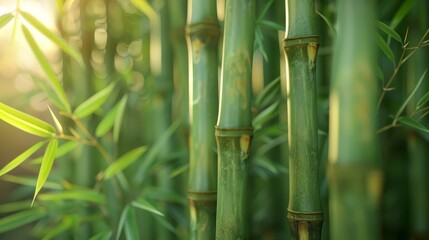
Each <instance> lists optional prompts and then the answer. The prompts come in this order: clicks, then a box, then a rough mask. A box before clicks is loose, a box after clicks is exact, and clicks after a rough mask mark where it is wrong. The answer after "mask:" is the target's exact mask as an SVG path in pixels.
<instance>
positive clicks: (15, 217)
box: [0, 209, 47, 233]
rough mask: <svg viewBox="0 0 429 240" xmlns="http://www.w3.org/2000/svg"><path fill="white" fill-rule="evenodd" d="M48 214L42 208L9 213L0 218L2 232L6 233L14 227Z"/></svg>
mask: <svg viewBox="0 0 429 240" xmlns="http://www.w3.org/2000/svg"><path fill="white" fill-rule="evenodd" d="M46 215H47V212H46V211H44V210H42V209H30V210H27V211H22V212H18V213H15V214H12V215H8V216H6V217H4V218H2V219H0V233H4V232H7V231H10V230H13V229H17V228H19V227H21V226H24V225H26V224H28V223H31V222H34V221H36V220H38V219H40V218H43V217H44V216H46Z"/></svg>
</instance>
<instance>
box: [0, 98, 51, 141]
mask: <svg viewBox="0 0 429 240" xmlns="http://www.w3.org/2000/svg"><path fill="white" fill-rule="evenodd" d="M0 119H2V120H3V121H5V122H7V123H9V124H10V125H12V126H14V127H16V128H19V129H21V130H22V131H24V132H27V133H30V134H33V135H36V136H39V137H54V136H55V129H54V127H52V126H51V125H50V124H48V123H47V122H44V121H42V120H40V119H37V118H35V117H33V116H30V115H28V114H26V113H23V112H21V111H18V110H16V109H14V108H12V107H9V106H7V105H6V104H4V103H1V102H0Z"/></svg>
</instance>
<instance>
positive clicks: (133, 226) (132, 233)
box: [125, 208, 140, 239]
mask: <svg viewBox="0 0 429 240" xmlns="http://www.w3.org/2000/svg"><path fill="white" fill-rule="evenodd" d="M125 237H126V239H140V236H139V227H138V224H137V219H136V211H135V209H134V208H130V209H129V210H128V214H127V220H126V221H125Z"/></svg>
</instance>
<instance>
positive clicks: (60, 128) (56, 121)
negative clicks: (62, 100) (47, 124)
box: [48, 106, 63, 134]
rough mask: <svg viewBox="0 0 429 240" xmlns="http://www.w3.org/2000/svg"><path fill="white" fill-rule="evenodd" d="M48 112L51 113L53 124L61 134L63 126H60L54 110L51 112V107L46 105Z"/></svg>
mask: <svg viewBox="0 0 429 240" xmlns="http://www.w3.org/2000/svg"><path fill="white" fill-rule="evenodd" d="M48 109H49V112H50V113H51V116H52V119H54V123H55V126H56V127H57V129H58V132H60V133H61V134H62V133H63V126H61V123H60V121H59V120H58V118H57V116H55V114H54V112H52V109H51V107H49V106H48Z"/></svg>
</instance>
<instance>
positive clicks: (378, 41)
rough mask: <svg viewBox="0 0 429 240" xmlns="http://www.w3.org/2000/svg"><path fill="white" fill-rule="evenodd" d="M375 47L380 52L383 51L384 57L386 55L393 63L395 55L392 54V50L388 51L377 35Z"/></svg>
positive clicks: (384, 42)
mask: <svg viewBox="0 0 429 240" xmlns="http://www.w3.org/2000/svg"><path fill="white" fill-rule="evenodd" d="M377 45H378V47H379V48H380V49H381V51H383V53H384V55H386V57H387V58H388V59H390V60H391V61H392V62H394V61H395V55H394V54H393V52H392V49H390V47H389V45H387V43H386V41H384V39H383V38H382V37H381V36H380V35H378V34H377Z"/></svg>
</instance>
